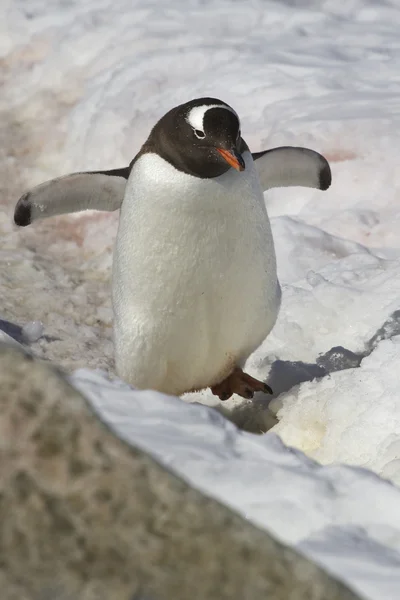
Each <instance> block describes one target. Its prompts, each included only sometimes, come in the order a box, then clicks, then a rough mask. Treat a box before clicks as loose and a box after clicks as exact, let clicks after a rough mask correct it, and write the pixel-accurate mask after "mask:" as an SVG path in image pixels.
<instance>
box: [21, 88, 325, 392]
mask: <svg viewBox="0 0 400 600" xmlns="http://www.w3.org/2000/svg"><path fill="white" fill-rule="evenodd" d="M330 183H331V173H330V168H329V164H328V162H327V161H326V159H325V158H324V157H323V156H321V155H320V154H318V153H317V152H314V151H312V150H309V149H306V148H295V147H282V148H275V149H272V150H267V151H264V152H257V153H253V154H252V153H251V152H250V150H249V149H248V147H247V144H246V143H245V141H244V140H243V138H242V136H241V131H240V121H239V117H238V115H237V114H236V112H235V111H234V110H233V109H232V108H231V107H230V106H228V105H227V104H225V103H224V102H222V101H220V100H217V99H214V98H200V99H196V100H192V101H190V102H187V103H185V104H183V105H180V106H178V107H175V108H174V109H172V110H171V111H169V112H168V113H167V114H166V115H164V117H162V118H161V119H160V121H158V123H157V124H156V125H155V126H154V128H153V129H152V131H151V133H150V135H149V138H148V139H147V141H146V142H145V144H144V145H143V147H142V148H141V150H140V151H139V153H138V154H137V155H136V157H135V158H134V159H133V161H132V162H131V164H130V165H129V167H126V168H123V169H114V170H112V171H101V172H88V173H75V174H72V175H67V176H64V177H60V178H58V179H54V180H52V181H49V182H47V183H44V184H42V185H40V186H37V187H36V188H34V189H33V190H31V191H30V192H27V193H26V194H24V196H22V198H21V199H20V200H19V201H18V203H17V206H16V209H15V215H14V219H15V223H16V224H17V225H20V226H26V225H29V224H30V223H32V222H33V221H35V220H37V219H40V218H44V217H49V216H52V215H56V214H63V213H67V212H76V211H81V210H86V209H96V210H110V211H113V210H117V209H119V208H120V209H121V214H120V221H119V229H118V234H117V241H116V248H115V253H114V264H113V308H114V342H115V360H116V367H117V372H118V373H119V375H120V376H121V377H122V378H123V379H125V380H126V381H128V382H129V383H131V384H133V385H135V386H136V387H139V388H153V389H158V390H160V391H163V392H167V393H171V394H182V393H184V392H187V391H191V390H194V389H201V388H204V387H208V386H210V387H211V388H212V389H213V391H214V393H216V394H217V395H218V396H219V397H220V398H221V399H225V398H227V397H229V396H230V395H231V394H232V393H234V392H237V393H239V394H241V395H243V396H245V397H251V396H252V394H253V393H254V392H255V391H257V390H262V389H264V390H266V391H267V387H266V386H265V385H264V384H262V382H257V381H256V380H253V379H252V378H250V377H249V376H247V375H246V374H244V373H243V372H242V371H241V367H242V366H243V363H244V362H245V360H246V359H247V358H248V356H249V355H250V354H251V353H252V352H253V351H254V350H255V349H256V348H257V347H258V346H259V345H260V344H261V342H262V341H263V340H264V339H265V337H266V336H267V335H268V333H269V332H270V330H271V329H272V327H273V325H274V323H275V320H276V317H277V314H278V310H279V305H280V287H279V283H278V279H277V274H276V260H275V251H274V244H273V239H272V233H271V228H270V223H269V219H268V215H267V211H266V208H265V203H264V198H263V191H264V190H267V189H270V188H273V187H286V186H297V185H300V186H307V187H314V188H318V189H321V190H325V189H327V188H328V187H329V185H330Z"/></svg>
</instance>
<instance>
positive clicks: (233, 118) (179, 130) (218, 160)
mask: <svg viewBox="0 0 400 600" xmlns="http://www.w3.org/2000/svg"><path fill="white" fill-rule="evenodd" d="M246 148H247V146H246V144H245V143H244V142H243V140H242V138H241V133H240V121H239V117H238V116H237V114H236V112H235V111H234V110H233V109H232V108H231V107H230V106H228V104H225V102H222V101H221V100H217V99H216V98H198V99H196V100H191V101H190V102H186V103H185V104H181V105H180V106H177V107H176V108H173V109H172V110H170V111H169V112H168V113H167V114H166V115H164V116H163V117H162V118H161V119H160V120H159V121H158V123H157V124H156V125H155V127H154V128H153V130H152V132H151V134H150V136H149V139H148V140H147V142H146V144H145V146H144V147H143V151H144V152H146V151H147V152H151V151H156V152H157V153H158V154H159V155H160V156H162V157H163V158H164V159H165V160H167V161H168V162H169V163H171V164H172V165H173V166H174V167H176V168H177V169H179V170H181V171H183V172H185V173H189V174H190V175H194V176H196V177H202V178H211V177H218V176H219V175H222V174H223V173H225V172H226V171H228V170H229V169H230V168H231V167H233V168H235V169H237V170H238V171H243V170H244V168H245V163H244V160H243V158H242V155H241V152H243V151H244V150H245V149H246Z"/></svg>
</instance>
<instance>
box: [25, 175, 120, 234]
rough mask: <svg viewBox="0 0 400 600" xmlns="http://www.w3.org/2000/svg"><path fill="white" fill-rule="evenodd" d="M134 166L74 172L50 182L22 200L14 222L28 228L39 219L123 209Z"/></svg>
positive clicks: (33, 190) (30, 192)
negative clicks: (90, 211) (83, 211)
mask: <svg viewBox="0 0 400 600" xmlns="http://www.w3.org/2000/svg"><path fill="white" fill-rule="evenodd" d="M129 173H130V167H126V168H124V169H113V170H111V171H93V172H86V173H72V174H71V175H64V176H63V177H57V178H56V179H52V180H50V181H46V182H45V183H42V184H40V185H38V186H36V187H34V188H33V189H32V190H30V191H29V192H26V193H25V194H24V195H23V196H21V198H20V199H19V200H18V202H17V205H16V207H15V211H14V222H15V224H16V225H19V226H20V227H26V226H27V225H30V224H31V223H33V221H36V220H37V219H45V218H47V217H52V216H55V215H63V214H67V213H73V212H79V211H81V210H105V211H110V212H111V211H114V210H118V209H119V208H121V204H122V201H123V199H124V195H125V188H126V183H127V179H128V177H129Z"/></svg>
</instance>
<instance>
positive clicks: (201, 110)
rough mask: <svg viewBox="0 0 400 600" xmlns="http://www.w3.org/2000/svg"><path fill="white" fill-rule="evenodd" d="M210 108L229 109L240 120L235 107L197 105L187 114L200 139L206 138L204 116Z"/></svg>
mask: <svg viewBox="0 0 400 600" xmlns="http://www.w3.org/2000/svg"><path fill="white" fill-rule="evenodd" d="M210 108H225V110H229V112H231V113H233V114H234V115H235V116H236V118H237V120H238V121H239V117H238V115H237V113H236V112H235V111H234V110H233V108H231V107H230V106H227V105H226V104H202V105H201V106H195V107H194V108H192V109H191V110H190V111H189V112H188V114H187V115H186V121H187V122H188V123H189V125H190V126H191V127H192V128H193V129H194V132H195V135H196V137H198V138H199V139H204V138H205V133H204V116H205V114H206V112H207V111H208V110H210Z"/></svg>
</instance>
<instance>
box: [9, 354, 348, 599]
mask: <svg viewBox="0 0 400 600" xmlns="http://www.w3.org/2000/svg"><path fill="white" fill-rule="evenodd" d="M0 464H1V469H0V522H1V527H0V589H1V599H2V600H14V599H15V600H56V599H57V600H103V599H104V600H133V599H135V600H139V599H140V600H200V599H201V600H228V599H229V600H262V599H265V600H267V599H268V600H320V599H321V600H322V599H323V600H339V599H340V600H356V598H357V596H356V595H355V594H353V593H352V592H351V591H350V590H349V589H347V588H346V587H345V586H343V585H342V584H341V583H339V582H337V581H335V580H334V579H333V578H332V577H330V576H329V575H327V574H326V573H325V572H324V571H322V569H320V568H319V567H317V566H315V565H314V564H312V563H311V562H310V561H309V560H307V559H305V558H303V557H301V556H299V555H298V554H297V553H296V552H294V551H293V550H291V549H289V548H286V547H284V546H283V545H282V544H280V543H278V542H277V541H276V540H275V539H273V538H272V537H271V536H270V535H268V533H265V532H263V531H260V530H258V529H257V528H256V527H254V526H252V525H250V524H249V523H247V522H246V521H245V520H244V519H242V518H241V517H239V516H238V515H236V514H234V513H233V512H232V511H231V510H229V509H228V508H226V507H224V506H222V505H220V504H219V503H218V502H216V501H214V500H211V499H209V498H207V497H205V496H203V495H202V494H201V493H199V492H198V491H196V490H194V489H191V488H190V487H189V486H188V485H187V484H186V483H185V482H184V481H182V480H180V479H179V478H178V477H176V476H175V475H173V474H171V473H169V472H168V471H167V470H165V469H164V468H162V467H161V466H159V465H158V464H157V463H156V462H155V461H154V460H153V459H152V458H150V457H149V456H147V455H146V454H144V453H143V452H141V451H139V450H138V449H136V448H132V447H130V446H128V445H127V444H126V443H124V442H123V441H121V440H120V439H118V438H117V437H116V436H115V435H114V434H113V433H112V432H111V431H110V430H109V429H108V428H107V427H106V425H105V424H104V423H102V422H101V421H100V420H99V419H98V418H97V417H96V416H95V415H94V413H93V412H92V410H91V409H90V407H89V405H88V403H87V402H86V401H85V400H84V398H83V397H82V396H81V395H80V394H79V393H78V392H77V391H76V390H74V389H73V388H72V387H71V386H70V385H69V384H68V383H67V382H66V381H65V379H64V378H63V376H62V375H61V374H60V373H59V372H57V371H56V370H55V369H54V368H52V367H51V366H50V365H49V364H45V363H42V362H39V361H36V360H33V359H32V358H31V357H30V356H28V355H26V354H24V353H23V352H21V351H20V350H18V349H15V348H11V347H9V346H5V345H1V346H0Z"/></svg>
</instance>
